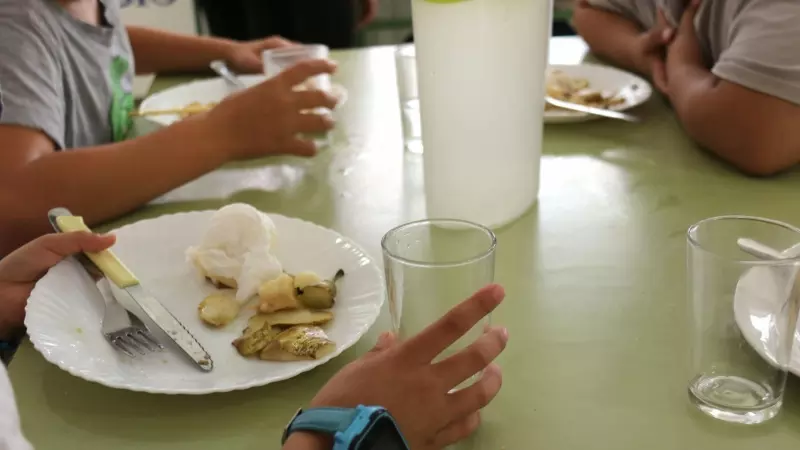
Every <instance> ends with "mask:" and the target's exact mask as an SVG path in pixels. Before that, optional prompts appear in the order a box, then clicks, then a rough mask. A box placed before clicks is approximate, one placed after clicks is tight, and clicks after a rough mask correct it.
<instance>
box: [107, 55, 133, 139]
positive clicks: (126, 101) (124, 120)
mask: <svg viewBox="0 0 800 450" xmlns="http://www.w3.org/2000/svg"><path fill="white" fill-rule="evenodd" d="M129 68H130V63H128V60H127V59H125V58H123V57H122V56H115V57H114V59H113V60H112V61H111V96H112V98H111V111H110V116H111V117H110V119H111V133H112V136H111V137H112V139H113V140H114V142H119V141H122V140H124V139H125V138H127V137H128V133H129V132H130V130H131V126H132V125H133V119H131V111H133V94H132V93H131V91H130V89H126V88H125V87H124V86H123V82H124V80H125V79H126V77H129V74H128V69H129ZM128 84H130V83H128Z"/></svg>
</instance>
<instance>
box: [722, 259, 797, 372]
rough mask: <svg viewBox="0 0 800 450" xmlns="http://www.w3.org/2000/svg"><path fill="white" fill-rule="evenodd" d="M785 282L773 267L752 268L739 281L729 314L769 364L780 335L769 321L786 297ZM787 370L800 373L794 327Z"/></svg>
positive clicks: (746, 338)
mask: <svg viewBox="0 0 800 450" xmlns="http://www.w3.org/2000/svg"><path fill="white" fill-rule="evenodd" d="M787 285H788V283H787V281H786V279H785V278H784V277H783V276H780V275H779V272H778V271H777V270H775V269H774V268H769V267H754V268H752V269H750V270H749V271H747V273H745V275H744V276H742V278H741V279H740V280H739V283H738V285H737V286H736V293H735V294H734V300H733V313H734V317H735V320H736V324H737V325H738V326H739V329H740V330H741V331H742V335H743V336H744V338H745V340H746V341H747V342H748V343H749V344H750V346H752V347H753V349H755V351H756V352H758V354H760V355H761V356H762V357H763V358H764V359H766V360H767V361H769V362H770V363H772V364H773V365H774V364H775V361H776V358H775V354H776V353H777V352H776V349H777V344H778V342H780V340H781V336H779V335H778V334H777V333H776V330H775V328H774V326H773V325H772V324H771V320H773V317H774V316H775V315H776V314H777V313H778V312H779V309H780V307H781V305H780V304H779V303H780V299H781V298H786V293H785V292H784V291H785V290H786V286H787ZM789 370H790V371H791V372H792V373H794V374H795V375H797V376H800V329H796V330H795V334H794V348H793V349H792V358H791V361H790V363H789Z"/></svg>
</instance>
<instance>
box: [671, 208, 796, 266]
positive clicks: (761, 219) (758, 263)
mask: <svg viewBox="0 0 800 450" xmlns="http://www.w3.org/2000/svg"><path fill="white" fill-rule="evenodd" d="M726 220H747V221H751V222H761V223H764V224H769V225H775V226H778V227H781V228H784V229H786V230H788V231H791V232H794V233H796V234H797V236H798V238H800V228H798V227H795V226H794V225H791V224H788V223H786V222H781V221H780V220H775V219H767V218H766V217H758V216H747V215H736V214H733V215H724V216H715V217H708V218H706V219H703V220H700V221H698V222H696V223H694V224H693V225H691V226H689V228H688V229H687V230H686V240H687V242H689V244H690V245H691V246H692V248H694V249H697V250H700V251H702V252H704V253H706V254H708V255H711V256H713V257H715V258H719V259H724V260H726V261H728V262H731V263H736V264H743V265H748V266H797V265H798V263H800V255H798V256H797V257H794V258H787V259H781V260H769V261H768V260H761V259H752V260H750V259H747V260H745V259H738V258H727V257H724V256H721V255H719V252H715V251H712V250H710V249H708V248H706V247H705V246H703V245H702V244H701V243H700V242H698V241H697V240H696V239H695V238H694V237H693V236H692V233H693V232H694V231H696V230H697V229H698V228H699V227H701V226H703V225H707V224H709V223H713V222H722V221H726ZM797 242H798V243H800V239H798V241H797ZM776 250H778V251H781V250H782V249H776ZM754 258H755V256H754Z"/></svg>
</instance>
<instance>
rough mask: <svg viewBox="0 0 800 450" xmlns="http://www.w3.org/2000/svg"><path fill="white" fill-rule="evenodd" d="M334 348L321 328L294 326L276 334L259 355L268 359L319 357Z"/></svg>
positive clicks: (288, 359)
mask: <svg viewBox="0 0 800 450" xmlns="http://www.w3.org/2000/svg"><path fill="white" fill-rule="evenodd" d="M334 350H336V344H334V343H333V341H331V340H330V339H328V336H327V335H326V334H325V332H324V331H323V330H322V328H319V327H309V326H296V327H292V328H289V329H288V330H285V331H283V332H281V333H280V334H278V335H277V336H276V337H275V339H274V340H273V341H272V342H270V343H269V344H268V345H267V346H266V347H265V348H264V350H262V351H261V354H260V355H259V357H260V358H261V359H264V360H268V361H302V360H309V359H320V358H323V357H325V356H327V355H329V354H331V353H332V352H333V351H334Z"/></svg>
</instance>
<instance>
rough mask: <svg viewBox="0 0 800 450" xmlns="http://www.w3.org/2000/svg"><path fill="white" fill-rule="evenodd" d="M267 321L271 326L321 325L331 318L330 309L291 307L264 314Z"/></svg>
mask: <svg viewBox="0 0 800 450" xmlns="http://www.w3.org/2000/svg"><path fill="white" fill-rule="evenodd" d="M265 316H266V317H267V322H269V324H270V325H271V326H273V327H290V326H294V325H323V324H326V323H328V322H330V321H331V320H333V313H332V312H330V311H312V310H309V309H291V310H288V311H278V312H274V313H271V314H265Z"/></svg>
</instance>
